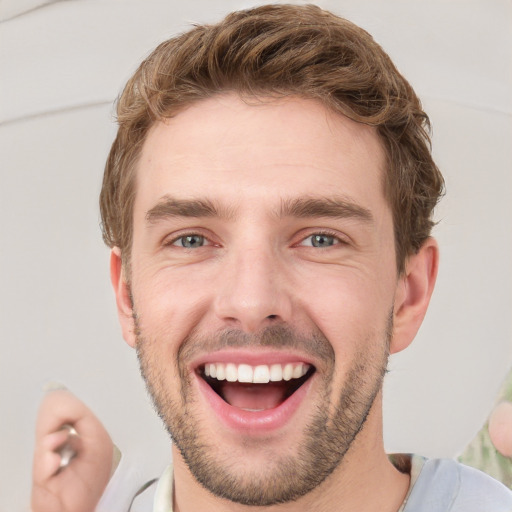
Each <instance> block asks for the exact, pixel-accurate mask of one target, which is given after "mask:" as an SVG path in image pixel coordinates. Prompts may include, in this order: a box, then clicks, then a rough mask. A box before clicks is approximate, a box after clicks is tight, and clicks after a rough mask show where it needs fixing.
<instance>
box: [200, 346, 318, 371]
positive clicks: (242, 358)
mask: <svg viewBox="0 0 512 512" xmlns="http://www.w3.org/2000/svg"><path fill="white" fill-rule="evenodd" d="M206 363H234V364H244V363H245V364H249V365H251V366H257V365H259V364H269V365H270V364H286V363H306V364H309V365H310V366H316V365H315V363H314V362H313V361H311V359H310V358H307V357H304V356H303V355H300V354H295V353H293V352H289V351H286V352H284V351H282V352H276V351H257V352H255V351H254V350H252V351H249V350H243V349H238V350H220V351H218V352H212V353H209V354H206V355H204V356H202V357H200V358H198V359H196V360H195V361H194V362H193V363H192V364H191V365H190V369H191V371H197V369H198V368H199V367H201V366H203V365H205V364H206Z"/></svg>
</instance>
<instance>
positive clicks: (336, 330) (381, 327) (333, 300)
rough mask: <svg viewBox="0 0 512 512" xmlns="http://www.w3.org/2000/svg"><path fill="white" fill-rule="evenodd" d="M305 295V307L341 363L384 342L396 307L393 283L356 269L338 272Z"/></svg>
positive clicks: (339, 270) (306, 291) (327, 277)
mask: <svg viewBox="0 0 512 512" xmlns="http://www.w3.org/2000/svg"><path fill="white" fill-rule="evenodd" d="M316 282H317V285H316V286H315V287H308V289H307V290H304V293H303V301H302V303H303V305H304V306H303V307H304V309H305V310H306V311H307V314H308V316H309V318H310V319H311V321H313V322H314V323H315V324H316V327H318V328H319V329H320V330H321V331H322V333H323V334H324V335H325V336H326V337H327V339H328V340H329V342H330V343H331V344H332V346H333V348H334V350H335V352H336V357H337V359H339V361H338V362H343V361H347V360H350V359H352V357H353V356H354V353H355V352H356V351H358V350H361V349H363V347H364V346H365V345H367V346H368V348H371V345H372V344H376V343H378V344H379V345H380V344H381V343H382V342H383V339H382V337H383V335H385V333H386V329H387V324H388V319H389V313H390V311H391V308H392V303H393V287H392V282H391V280H389V279H387V280H386V279H384V278H382V279H378V278H377V276H375V275H368V274H366V273H364V272H363V271H354V269H336V272H335V273H332V274H331V275H326V276H324V278H323V279H322V280H319V279H318V276H317V280H316Z"/></svg>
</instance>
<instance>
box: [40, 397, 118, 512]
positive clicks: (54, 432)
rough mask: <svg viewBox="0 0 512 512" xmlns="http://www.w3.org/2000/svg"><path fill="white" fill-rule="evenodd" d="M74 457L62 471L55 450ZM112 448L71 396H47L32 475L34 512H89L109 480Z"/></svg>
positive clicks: (100, 427) (94, 419)
mask: <svg viewBox="0 0 512 512" xmlns="http://www.w3.org/2000/svg"><path fill="white" fill-rule="evenodd" d="M65 425H70V426H72V427H73V428H74V429H75V430H76V432H77V434H78V437H76V438H73V439H72V446H73V448H74V450H75V451H76V456H75V457H73V458H72V459H71V461H70V463H69V465H68V466H66V467H64V468H60V467H59V466H60V464H61V456H60V454H59V452H58V450H59V448H61V447H62V446H63V445H65V444H66V442H68V441H69V439H70V438H69V436H70V431H69V429H66V428H64V429H63V426H65ZM113 450H114V445H113V443H112V440H111V439H110V436H109V435H108V433H107V431H106V430H105V428H104V427H103V425H102V424H101V422H100V421H99V420H98V418H97V417H96V416H95V415H94V414H93V413H92V412H91V410H90V409H89V408H88V407H86V406H85V404H83V403H82V402H81V401H80V400H78V398H76V397H75V396H74V395H73V394H71V393H70V392H69V391H65V390H58V391H52V392H51V393H49V394H47V395H46V396H45V398H44V399H43V402H42V404H41V407H40V409H39V413H38V417H37V423H36V445H35V451H34V464H33V472H32V498H31V504H32V511H33V512H93V511H94V508H95V507H96V504H97V503H98V501H99V499H100V497H101V495H102V494H103V491H104V490H105V487H106V485H107V483H108V481H109V479H110V474H111V468H112V458H113Z"/></svg>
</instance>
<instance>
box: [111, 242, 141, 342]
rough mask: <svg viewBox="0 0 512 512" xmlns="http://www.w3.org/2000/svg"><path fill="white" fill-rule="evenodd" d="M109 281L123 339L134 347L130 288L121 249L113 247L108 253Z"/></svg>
mask: <svg viewBox="0 0 512 512" xmlns="http://www.w3.org/2000/svg"><path fill="white" fill-rule="evenodd" d="M110 281H111V282H112V287H113V288H114V293H115V295H116V304H117V314H118V317H119V322H120V324H121V330H122V332H123V338H124V339H125V341H126V342H127V343H128V345H130V346H131V347H134V346H135V326H134V322H133V305H132V299H131V295H130V286H129V284H128V280H127V279H126V275H125V271H124V269H123V263H122V258H121V249H119V247H114V248H113V249H112V251H111V253H110Z"/></svg>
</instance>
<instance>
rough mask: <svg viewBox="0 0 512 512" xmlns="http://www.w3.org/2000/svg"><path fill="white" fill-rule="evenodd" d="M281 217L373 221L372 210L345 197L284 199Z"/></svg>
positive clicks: (280, 212)
mask: <svg viewBox="0 0 512 512" xmlns="http://www.w3.org/2000/svg"><path fill="white" fill-rule="evenodd" d="M279 217H297V218H308V217H311V218H315V217H329V218H338V219H342V218H355V219H359V220H362V221H364V222H372V221H373V215H372V213H371V211H370V210H368V209H367V208H364V207H363V206H360V205H358V204H356V203H354V202H353V201H351V200H349V199H345V198H343V197H335V198H307V197H306V198H297V199H288V200H283V201H282V203H281V209H280V211H279Z"/></svg>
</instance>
